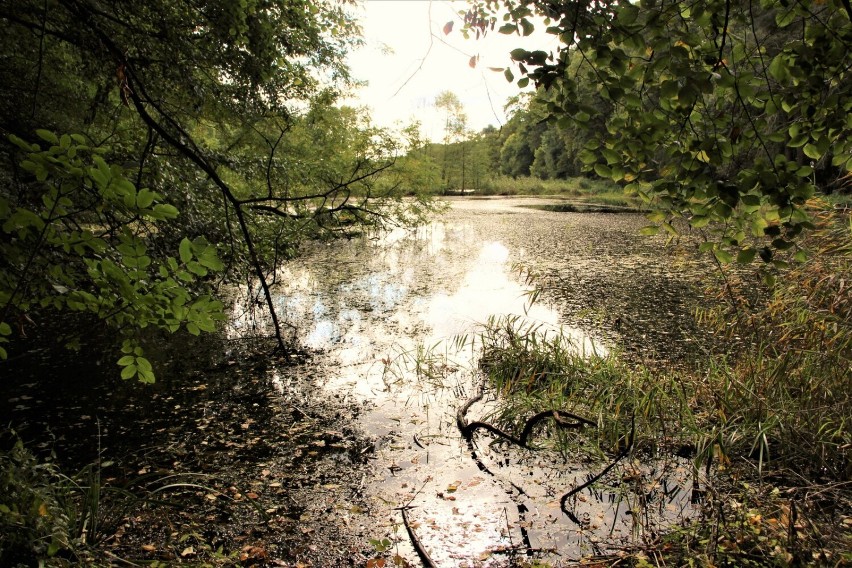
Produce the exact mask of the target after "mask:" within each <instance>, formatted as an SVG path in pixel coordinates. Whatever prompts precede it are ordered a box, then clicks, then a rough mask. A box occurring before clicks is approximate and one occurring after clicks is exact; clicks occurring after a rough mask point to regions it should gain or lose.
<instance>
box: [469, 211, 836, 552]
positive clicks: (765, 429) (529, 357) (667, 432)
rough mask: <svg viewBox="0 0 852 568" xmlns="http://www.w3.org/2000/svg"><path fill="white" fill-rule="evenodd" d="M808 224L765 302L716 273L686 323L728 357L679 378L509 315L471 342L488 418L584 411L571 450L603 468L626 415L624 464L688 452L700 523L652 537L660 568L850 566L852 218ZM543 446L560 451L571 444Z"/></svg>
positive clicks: (732, 277)
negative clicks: (708, 295)
mask: <svg viewBox="0 0 852 568" xmlns="http://www.w3.org/2000/svg"><path fill="white" fill-rule="evenodd" d="M816 217H817V229H816V230H815V231H814V232H813V234H812V235H811V236H810V237H809V238H808V239H807V240H806V241H805V242H804V243H803V245H804V246H806V247H807V249H808V252H809V259H808V260H807V261H806V262H804V263H799V264H795V265H791V267H790V268H783V269H782V270H781V271H780V272H778V273H777V274H774V275H773V276H774V278H771V279H767V281H768V282H770V283H772V284H771V287H770V288H768V289H766V290H765V291H764V292H763V293H761V294H756V295H755V294H753V293H751V292H752V291H753V287H754V286H755V282H754V281H753V280H750V279H749V278H747V277H745V276H742V277H738V276H737V275H736V272H735V271H730V272H728V273H727V274H725V278H724V282H723V286H722V287H721V290H722V291H721V292H720V294H721V295H723V296H724V298H723V299H725V300H726V301H727V302H728V303H727V304H721V303H720V302H708V304H711V305H717V306H721V307H718V308H712V309H710V308H708V309H705V310H702V311H701V313H700V318H699V319H700V321H701V322H702V324H703V325H705V326H707V327H709V328H712V329H713V330H715V333H716V334H717V336H719V337H720V338H721V339H722V340H723V342H722V343H723V344H726V345H727V346H728V350H727V351H726V352H724V353H706V354H704V355H701V356H699V357H698V359H697V361H696V362H695V364H694V365H693V366H691V368H690V369H689V370H683V369H677V370H670V369H665V368H659V367H650V366H646V365H635V364H632V363H628V362H627V360H626V359H625V358H623V357H621V356H620V355H619V354H618V353H613V354H610V355H607V356H603V355H600V354H597V353H591V354H589V353H582V352H581V350H580V349H578V347H577V346H576V345H575V344H574V343H572V342H571V340H570V339H569V338H566V337H563V336H560V335H554V334H547V333H543V332H542V330H541V328H539V327H537V326H534V325H526V324H524V323H523V322H522V321H521V320H520V319H519V318H502V319H493V320H490V321H489V322H488V323H487V324H486V325H485V326H484V327H483V329H482V331H481V332H480V334H479V340H480V341H481V344H482V355H481V359H480V362H479V366H480V368H481V370H482V372H484V373H485V375H486V377H487V381H488V384H489V385H490V386H491V387H492V388H493V389H494V390H495V391H496V393H498V400H499V402H498V405H497V408H496V409H495V410H494V411H493V414H492V416H491V417H490V418H491V419H492V420H494V421H495V422H496V423H498V424H500V425H501V426H502V427H504V428H507V429H510V430H511V429H512V428H518V427H519V425H520V424H522V422H523V420H524V418H525V417H526V416H529V415H530V414H531V413H533V412H538V411H540V410H542V409H544V408H559V409H562V410H565V411H568V412H573V413H576V414H581V415H584V416H586V417H587V418H590V419H593V420H595V421H597V423H598V425H599V427H598V428H597V429H596V431H595V432H590V433H588V434H586V438H585V441H584V442H583V443H584V444H586V445H585V446H584V447H585V448H586V451H589V446H588V443H589V442H593V447H592V451H596V452H597V453H598V454H599V455H600V456H601V457H602V458H603V457H605V456H612V455H613V454H614V453H615V452H617V451H619V449H620V448H622V447H623V444H624V443H625V433H626V432H627V429H628V422H629V421H630V420H631V419H633V418H635V440H634V446H633V448H632V451H633V454H634V456H635V457H639V458H640V459H641V457H642V456H643V455H647V454H657V455H659V453H660V452H663V453H665V452H669V453H678V454H679V455H689V456H691V457H692V460H693V464H694V471H695V473H696V475H697V473H698V471H699V470H700V469H703V470H704V471H705V472H706V473H707V474H709V475H710V478H711V479H712V480H713V483H712V484H711V487H710V488H709V491H710V494H711V499H710V504H709V505H708V509H707V511H706V516H705V518H704V519H703V520H702V522H700V523H696V524H694V525H690V526H688V527H686V528H685V529H681V530H677V531H674V532H673V533H672V535H670V539H673V540H667V541H665V542H663V541H660V542H659V543H657V544H660V545H661V546H662V547H663V548H662V549H660V548H657V549H655V554H658V560H659V561H663V558H665V557H668V558H669V562H671V559H672V558H673V557H675V558H679V559H680V560H678V562H679V561H684V562H686V561H687V560H688V561H689V562H690V563H692V564H693V565H718V563H719V562H721V563H723V564H727V565H737V566H739V565H755V566H776V565H777V566H787V565H811V564H816V565H826V564H829V565H845V564H843V563H844V562H846V563H848V562H850V561H852V555H850V554H849V553H848V552H844V551H848V550H852V534H850V533H852V531H850V527H852V495H851V494H850V488H852V487H850V484H849V479H852V290H850V286H852V220H850V218H849V215H848V213H846V214H845V216H843V214H841V215H838V214H837V213H836V212H831V211H829V210H825V211H823V212H820V213H818V214H817V216H816ZM782 266H783V265H782ZM773 281H774V282H773ZM708 289H709V287H708ZM718 289H720V288H717V290H718ZM715 299H716V300H718V299H722V298H715ZM549 440H551V441H552V443H554V444H556V446H557V449H560V451H563V452H568V451H570V448H571V445H572V444H573V445H576V444H577V443H578V438H577V437H576V436H566V437H560V436H558V435H554V436H551V437H550V438H549ZM560 445H561V447H560ZM645 452H647V454H646V453H645ZM785 511H786V512H785ZM667 538H669V537H667ZM674 542H676V543H677V544H676V545H675V544H673V543H674ZM665 547H668V549H666V548H665ZM661 550H668V552H666V553H665V554H663V552H661ZM657 564H658V565H660V564H659V562H657ZM650 565H654V564H650Z"/></svg>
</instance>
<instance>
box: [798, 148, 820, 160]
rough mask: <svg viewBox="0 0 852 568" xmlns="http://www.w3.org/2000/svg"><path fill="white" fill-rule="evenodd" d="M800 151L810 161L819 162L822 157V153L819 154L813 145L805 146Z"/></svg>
mask: <svg viewBox="0 0 852 568" xmlns="http://www.w3.org/2000/svg"><path fill="white" fill-rule="evenodd" d="M802 150H803V151H804V153H805V156H807V157H808V158H811V159H812V160H819V159H820V158H821V157H822V152H820V151H819V148H817V147H816V146H815V145H813V144H805V147H804V148H803V149H802Z"/></svg>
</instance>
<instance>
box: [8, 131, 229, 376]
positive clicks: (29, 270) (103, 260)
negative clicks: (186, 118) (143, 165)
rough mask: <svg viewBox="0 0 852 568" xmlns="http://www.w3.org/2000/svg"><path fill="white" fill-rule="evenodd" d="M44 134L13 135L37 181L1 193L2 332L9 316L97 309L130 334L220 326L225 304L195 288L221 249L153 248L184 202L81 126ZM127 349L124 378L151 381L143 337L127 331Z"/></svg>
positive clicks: (202, 244) (197, 244) (185, 244)
mask: <svg viewBox="0 0 852 568" xmlns="http://www.w3.org/2000/svg"><path fill="white" fill-rule="evenodd" d="M38 136H39V138H40V139H41V140H43V144H44V145H45V147H44V148H43V147H42V145H40V144H38V143H28V142H25V141H23V140H22V139H20V138H18V137H15V136H13V137H11V140H12V142H13V143H14V144H16V145H17V146H18V147H19V148H20V149H21V150H22V152H23V157H22V161H21V168H22V169H23V170H24V171H25V172H27V173H28V174H29V175H30V176H32V178H34V179H30V180H27V183H25V184H21V185H20V186H19V187H20V191H19V192H17V193H16V194H14V195H9V196H8V197H4V196H0V223H2V225H0V231H2V234H3V235H5V236H6V238H3V239H2V240H0V251H2V256H3V259H4V261H3V264H2V268H3V269H2V270H0V308H1V309H2V312H0V313H2V320H0V321H2V325H0V334H2V335H3V336H4V337H3V339H4V340H6V339H8V338H9V337H10V336H11V335H12V329H11V325H10V322H12V321H15V320H16V319H19V318H21V317H23V316H24V315H27V314H33V315H34V314H35V313H36V312H40V311H44V310H55V311H70V312H86V313H91V314H94V315H95V316H97V317H98V318H99V319H100V320H102V321H104V322H105V323H106V324H108V325H110V326H113V327H115V328H116V329H119V330H120V331H121V332H122V333H123V334H125V335H129V336H131V337H132V335H133V334H134V333H135V330H137V329H143V328H145V327H148V326H149V325H150V326H156V327H159V328H162V329H167V330H169V331H172V332H174V331H177V330H178V329H180V328H181V327H185V328H186V329H187V330H188V331H189V332H190V333H194V334H196V335H197V334H198V333H199V332H200V331H202V330H203V331H213V330H214V329H215V323H214V322H215V321H216V320H221V319H223V317H224V316H223V314H222V304H221V303H220V302H218V301H215V300H212V299H211V298H210V296H209V295H204V294H202V295H198V294H196V293H195V292H194V291H193V286H194V285H196V284H197V283H198V281H200V279H202V278H204V277H206V276H208V273H209V272H210V271H217V270H222V268H223V265H222V263H221V261H220V260H219V259H218V257H217V255H216V248H215V247H214V246H212V245H209V244H208V243H207V242H206V241H205V240H204V239H202V238H200V239H196V240H195V241H194V242H191V241H189V240H188V239H184V240H183V241H182V242H181V246H180V251H179V253H180V254H179V257H180V258H179V259H177V258H175V257H173V256H152V254H151V249H152V247H155V246H156V244H157V243H156V233H157V227H158V226H159V225H161V224H163V223H165V222H167V221H171V220H173V219H174V218H176V217H177V215H178V211H177V209H175V207H174V206H172V205H170V204H168V203H164V202H163V197H162V196H161V195H160V194H159V193H158V192H155V191H151V190H150V189H147V188H141V189H137V187H136V186H135V185H134V184H133V183H132V182H131V181H130V180H129V179H128V178H127V177H126V175H125V174H126V172H125V171H124V169H123V168H121V167H120V166H117V165H114V164H113V165H110V164H108V163H107V162H106V161H105V160H104V158H103V157H102V156H103V155H104V154H105V153H106V152H107V148H104V147H101V148H94V147H92V146H91V145H90V144H88V143H87V141H86V139H85V137H83V136H81V135H79V134H74V135H67V134H64V135H62V136H57V135H56V134H54V133H52V132H49V131H47V130H39V131H38ZM27 317H29V316H27ZM124 350H125V353H127V355H125V356H124V357H122V359H121V360H120V361H119V364H120V365H122V366H123V371H122V373H121V376H122V378H125V379H127V378H131V377H138V378H139V379H140V380H142V381H144V382H152V381H153V380H154V374H153V371H152V369H151V365H150V363H149V362H148V361H147V359H145V358H144V357H143V352H142V349H141V347H140V346H139V345H138V343H136V341H135V340H134V339H132V338H129V339H128V340H127V341H126V342H125V348H124ZM131 353H132V355H131ZM0 355H3V356H5V355H6V353H5V351H4V352H3V353H0ZM131 359H132V360H131Z"/></svg>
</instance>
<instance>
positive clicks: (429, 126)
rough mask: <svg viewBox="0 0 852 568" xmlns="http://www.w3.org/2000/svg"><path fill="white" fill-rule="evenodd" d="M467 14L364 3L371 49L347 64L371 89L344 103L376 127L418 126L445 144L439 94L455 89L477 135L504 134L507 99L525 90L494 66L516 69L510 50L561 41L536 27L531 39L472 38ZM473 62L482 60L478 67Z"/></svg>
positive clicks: (446, 7)
mask: <svg viewBox="0 0 852 568" xmlns="http://www.w3.org/2000/svg"><path fill="white" fill-rule="evenodd" d="M466 8H467V3H466V2H450V1H447V0H434V1H432V2H429V1H427V0H366V1H364V2H362V3H361V6H359V7H358V8H357V9H356V14H357V15H359V16H360V18H361V24H362V26H363V32H364V40H365V45H364V46H363V47H362V48H361V49H359V50H357V51H354V52H353V53H351V54H350V55H349V58H348V62H349V64H350V66H351V68H352V72H353V75H354V76H355V77H356V78H357V79H359V80H362V81H366V82H367V85H366V86H365V87H363V88H361V89H359V90H358V91H357V92H356V93H355V95H356V96H355V97H354V98H351V99H348V100H347V101H346V103H347V104H352V105H358V106H360V105H364V106H367V107H369V108H370V111H371V114H372V117H373V120H374V123H375V124H377V125H378V126H384V127H400V126H405V125H407V124H410V123H411V122H412V120H414V119H416V120H419V121H420V122H421V123H422V125H423V127H422V131H421V132H422V134H423V135H424V136H426V137H428V138H430V139H432V140H435V141H440V140H441V139H442V137H443V129H444V118H443V116H442V115H441V113H439V112H438V111H437V110H436V109H435V106H434V103H435V98H436V97H437V96H438V94H439V93H441V92H442V91H446V90H449V91H453V92H454V93H455V94H456V95H457V96H458V97H459V99H460V100H461V102H462V104H463V106H464V109H465V112H466V113H467V116H468V119H469V123H468V124H469V127H470V128H471V129H472V130H473V131H479V130H481V129H483V128H484V127H486V126H488V125H494V126H496V127H498V128H499V127H500V126H501V125H502V124H504V123H505V122H506V114H505V111H504V108H503V107H504V105H505V104H506V101H507V99H509V98H510V97H511V96H513V95H517V94H518V93H519V89H518V86H517V85H515V84H512V83H509V82H508V81H506V79H505V77H504V76H503V73H502V72H496V71H492V70H490V69H489V67H497V68H500V69H503V68H505V67H507V66H511V65H512V61H511V60H510V58H509V52H510V51H511V50H512V49H515V48H516V47H524V48H526V49H545V50H548V51H549V50H552V49H554V48H555V47H556V43H555V40H554V39H553V37H552V36H548V35H546V34H544V32H543V30H538V29H537V30H536V33H535V34H533V36H530V37H528V38H522V37H520V36H518V35H503V34H499V33H497V32H496V31H492V32H489V33H488V34H487V35H486V36H485V37H484V38H480V39H478V40H476V39H474V38H473V37H472V36H471V39H468V40H466V39H465V38H464V37H463V36H462V34H461V32H460V29H461V27H462V17H461V15H460V14H459V12H460V11H463V10H465V9H466ZM450 21H452V22H454V25H453V30H452V32H450V33H449V34H446V35H445V34H444V31H443V29H444V26H445V25H446V24H447V22H450ZM430 45H431V48H430ZM474 56H478V60H477V64H476V67H475V68H472V67H471V66H470V60H471V57H474ZM515 75H516V76H517V75H518V72H517V70H516V68H515Z"/></svg>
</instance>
